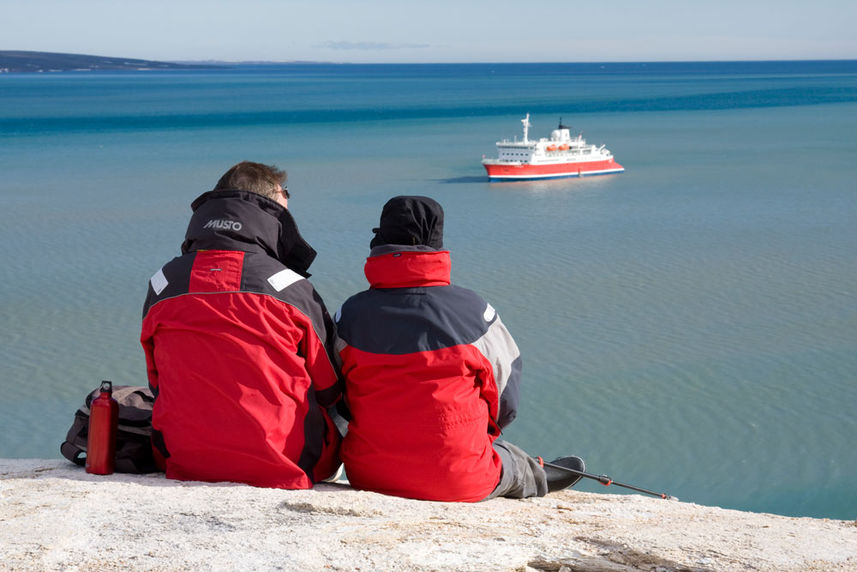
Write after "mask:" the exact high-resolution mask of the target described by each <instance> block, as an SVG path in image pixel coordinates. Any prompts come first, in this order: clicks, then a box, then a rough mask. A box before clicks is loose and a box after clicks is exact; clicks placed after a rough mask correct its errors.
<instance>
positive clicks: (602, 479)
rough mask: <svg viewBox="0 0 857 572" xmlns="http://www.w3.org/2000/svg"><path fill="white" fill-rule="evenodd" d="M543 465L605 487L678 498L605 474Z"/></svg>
mask: <svg viewBox="0 0 857 572" xmlns="http://www.w3.org/2000/svg"><path fill="white" fill-rule="evenodd" d="M545 467H551V468H552V469H560V470H562V471H566V472H568V473H572V474H575V475H579V476H581V477H586V478H587V479H592V480H594V481H598V482H599V483H601V484H602V485H604V486H605V487H609V486H610V485H616V486H617V487H624V488H626V489H631V490H632V491H637V492H638V493H645V494H647V495H652V496H654V497H660V498H662V499H665V500H678V498H677V497H673V496H670V495H668V494H666V493H656V492H655V491H650V490H648V489H641V488H640V487H635V486H633V485H626V484H624V483H619V482H616V481H614V480H613V479H611V478H610V477H608V476H607V475H593V474H591V473H584V472H583V471H578V470H576V469H569V468H568V467H563V466H562V465H554V464H553V463H548V462H547V461H545Z"/></svg>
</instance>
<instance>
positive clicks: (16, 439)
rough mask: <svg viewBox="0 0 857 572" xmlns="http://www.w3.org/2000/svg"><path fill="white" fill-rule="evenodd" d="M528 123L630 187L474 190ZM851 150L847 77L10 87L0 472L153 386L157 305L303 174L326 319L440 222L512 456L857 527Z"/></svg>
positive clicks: (46, 79)
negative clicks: (183, 271) (201, 248)
mask: <svg viewBox="0 0 857 572" xmlns="http://www.w3.org/2000/svg"><path fill="white" fill-rule="evenodd" d="M527 112H529V113H531V120H532V121H533V124H534V126H533V128H532V129H531V134H532V135H537V136H547V135H548V134H549V132H550V130H551V129H553V128H554V126H555V124H556V122H557V121H558V120H559V118H560V117H562V119H563V122H564V123H570V124H571V125H572V126H573V131H577V130H582V131H583V133H584V137H586V138H587V139H588V140H589V141H590V142H591V143H597V144H601V143H606V144H607V145H608V147H609V148H610V149H611V150H612V151H613V152H614V153H615V155H616V157H617V159H618V160H619V162H621V163H622V164H623V165H624V166H625V167H626V172H625V173H624V174H622V175H618V176H607V177H594V178H588V179H587V178H584V179H565V180H552V181H543V182H523V183H489V182H488V181H487V180H486V179H485V177H484V172H483V171H482V168H481V166H480V164H479V161H480V159H481V157H482V155H492V154H493V153H494V149H493V146H494V145H493V144H494V141H496V140H497V139H500V138H503V137H512V136H516V135H519V134H520V123H519V119H520V118H521V117H523V115H524V114H525V113H527ZM854 133H857V63H855V62H832V63H830V62H827V63H825V62H803V63H782V62H771V63H766V64H751V63H744V64H674V65H669V64H648V65H642V64H638V65H631V64H626V65H619V64H607V65H605V66H604V67H601V66H597V65H558V64H552V65H536V64H532V65H493V66H492V65H476V66H323V65H320V66H280V67H260V68H252V69H249V70H242V71H234V70H232V71H229V70H224V71H219V72H181V73H151V74H148V73H147V74H143V73H129V74H56V75H5V76H0V172H2V173H3V178H2V182H0V197H2V204H3V209H2V211H0V217H2V224H0V238H2V241H3V244H4V246H5V249H4V254H3V268H4V271H3V280H2V282H0V294H2V296H0V300H2V302H0V319H2V329H1V330H0V389H2V392H3V399H2V401H0V457H35V458H57V457H59V443H60V442H61V441H62V438H63V436H64V434H65V431H66V430H67V429H68V426H69V425H70V423H71V419H72V415H73V412H74V409H75V408H76V407H77V406H78V404H79V402H80V401H81V400H82V398H83V396H84V394H85V393H86V391H88V390H89V389H92V388H94V387H96V386H97V384H98V382H99V381H100V380H101V379H112V380H113V381H114V382H116V383H127V384H144V383H145V363H144V358H143V353H142V350H141V349H140V347H139V342H138V336H139V326H140V317H141V316H140V312H141V306H142V302H143V297H144V296H145V290H146V282H147V280H148V278H149V277H150V276H151V275H152V274H153V273H154V272H155V271H156V270H157V269H158V268H159V267H160V266H161V264H163V263H164V262H165V261H167V260H168V259H170V258H171V257H172V256H174V255H176V254H177V253H178V250H179V245H180V243H181V240H182V238H183V235H184V230H185V225H186V224H187V219H188V216H189V214H190V209H189V204H190V202H191V201H192V200H193V198H195V197H196V196H197V195H199V194H200V193H202V192H204V191H206V190H208V189H210V188H211V187H212V186H213V184H214V182H215V181H216V180H217V178H218V177H219V176H220V174H222V172H223V171H225V170H226V169H227V168H228V167H229V166H231V165H232V164H234V163H235V162H237V161H240V160H243V159H250V160H257V161H262V162H271V163H276V164H278V165H280V166H282V167H284V168H286V169H287V170H288V171H289V189H290V191H293V193H292V196H293V199H292V200H291V201H290V208H291V210H292V211H293V213H294V214H295V216H296V217H297V219H298V222H299V225H300V227H301V231H302V232H303V234H304V236H305V237H306V238H307V239H308V240H309V241H310V242H311V243H312V244H313V246H314V247H315V248H316V249H317V250H318V251H319V257H318V259H317V261H316V263H315V264H314V266H313V268H312V271H313V272H314V276H313V282H314V283H315V285H316V287H317V288H318V290H319V291H320V292H321V294H322V296H323V297H324V299H325V300H326V302H327V304H328V306H329V307H330V309H331V311H333V310H335V309H336V307H338V305H339V304H340V303H341V302H343V301H344V300H345V298H346V297H348V296H349V295H351V294H352V293H354V292H356V291H358V290H361V289H364V288H365V287H366V283H365V279H364V277H363V275H362V265H363V261H364V259H365V257H366V254H367V252H368V242H369V239H370V237H371V232H370V229H371V227H372V226H373V225H375V224H376V223H377V219H378V215H379V213H380V209H381V206H382V205H383V203H384V202H385V201H386V200H387V199H388V198H389V197H391V196H393V195H396V194H402V193H407V194H425V195H429V196H432V197H434V198H435V199H437V200H439V201H440V202H441V204H443V205H444V207H445V209H446V214H447V223H446V246H447V247H448V248H450V250H451V251H452V255H453V280H454V281H456V282H457V283H459V284H461V285H463V286H468V287H471V288H473V289H475V290H477V291H479V292H480V293H482V294H483V295H484V296H485V297H486V298H487V299H488V300H489V301H491V303H492V304H493V305H494V306H495V307H496V308H497V309H498V311H499V312H500V315H501V316H502V317H503V320H504V321H505V322H506V324H507V325H508V326H509V328H510V330H511V331H512V333H513V335H514V336H515V337H516V340H517V342H518V344H519V346H520V347H521V349H522V352H523V357H524V374H525V383H526V385H525V387H524V389H523V393H524V395H523V403H522V408H521V411H520V414H519V417H518V420H517V421H516V422H515V423H514V424H513V425H512V427H511V428H510V429H509V430H508V432H507V434H506V437H507V438H508V439H509V440H511V441H514V442H517V443H518V444H520V445H522V446H523V447H525V448H526V449H527V450H529V451H531V452H532V453H533V454H540V455H542V456H545V457H552V456H559V455H564V454H569V453H576V454H580V455H582V456H583V457H584V458H585V459H586V461H587V465H588V468H589V469H590V470H591V471H592V472H595V473H607V474H609V475H610V476H612V477H613V478H614V479H616V480H619V481H623V482H628V483H632V484H636V485H640V486H643V487H647V488H652V489H656V490H659V491H660V490H663V491H666V492H668V493H670V494H673V495H676V496H678V497H680V498H682V500H687V501H691V502H697V503H701V504H709V505H717V506H722V507H728V508H739V509H745V510H756V511H766V512H774V513H780V514H788V515H807V516H823V517H833V518H841V519H854V518H855V517H857V488H855V487H854V486H853V475H855V474H857V455H855V453H854V445H853V443H854V442H855V440H857V421H855V417H854V414H853V411H854V403H857V287H855V284H857V256H855V252H857V225H855V224H854V223H855V220H857V186H855V184H854V180H855V175H857V169H855V158H857V139H855V137H854ZM581 488H583V489H584V490H592V491H604V490H605V489H604V488H603V487H602V486H601V485H598V484H597V483H585V484H583V485H582V487H581ZM614 488H615V487H614ZM610 491H613V488H611V489H610ZM615 492H617V493H618V492H620V490H615Z"/></svg>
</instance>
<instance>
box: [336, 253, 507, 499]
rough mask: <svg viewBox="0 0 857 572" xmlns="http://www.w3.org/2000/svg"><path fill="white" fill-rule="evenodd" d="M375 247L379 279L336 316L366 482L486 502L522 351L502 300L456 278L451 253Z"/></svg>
mask: <svg viewBox="0 0 857 572" xmlns="http://www.w3.org/2000/svg"><path fill="white" fill-rule="evenodd" d="M394 248H395V247H390V246H387V247H378V248H375V249H373V256H370V257H369V259H368V260H367V262H366V268H365V271H366V277H367V278H368V279H369V282H370V284H371V286H372V287H371V288H370V289H369V290H367V291H364V292H361V293H359V294H357V295H355V296H352V297H351V298H350V299H349V300H348V301H346V303H345V304H344V305H343V306H342V309H341V310H340V312H339V314H338V316H337V326H338V335H339V336H340V342H339V352H340V357H341V359H342V373H343V375H344V376H345V380H346V397H347V401H348V405H349V407H350V409H351V414H352V419H351V421H350V422H349V425H348V433H347V434H346V436H345V439H344V442H343V447H342V458H343V461H344V463H345V468H346V472H347V474H348V478H349V480H350V482H351V484H352V485H353V486H355V487H356V488H359V489H366V490H372V491H377V492H381V493H385V494H391V495H396V496H403V497H409V498H418V499H427V500H439V501H479V500H482V499H484V498H485V497H486V496H488V495H489V494H490V493H491V492H492V491H493V490H494V487H495V486H496V485H497V483H498V481H499V479H500V471H501V461H500V457H499V456H498V455H497V453H495V452H494V449H493V447H492V444H493V442H494V440H495V439H496V438H497V436H498V435H499V427H503V426H505V425H507V424H508V423H510V422H511V421H512V420H513V419H514V416H515V410H516V406H517V400H518V382H519V379H520V357H519V351H518V348H517V346H516V345H515V342H514V341H513V340H512V338H511V336H510V335H509V332H508V331H507V330H506V328H505V327H504V326H503V323H502V322H501V321H500V318H499V317H498V316H497V314H496V312H494V309H493V308H492V307H491V306H490V305H488V304H487V303H486V302H485V301H484V300H483V299H482V298H481V297H479V296H478V295H477V294H476V293H474V292H472V291H470V290H467V289H464V288H460V287H458V286H454V285H450V278H449V276H450V259H449V252H446V251H434V250H420V249H419V247H417V248H416V249H413V250H394Z"/></svg>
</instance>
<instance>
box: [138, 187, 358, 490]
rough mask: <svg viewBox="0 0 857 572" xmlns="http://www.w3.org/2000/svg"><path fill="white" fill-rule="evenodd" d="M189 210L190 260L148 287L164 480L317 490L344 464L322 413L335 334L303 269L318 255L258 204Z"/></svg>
mask: <svg viewBox="0 0 857 572" xmlns="http://www.w3.org/2000/svg"><path fill="white" fill-rule="evenodd" d="M193 206H194V215H193V217H192V219H191V223H190V226H189V228H188V235H187V240H186V241H185V243H184V245H183V247H182V251H183V255H182V256H180V257H178V258H175V259H173V260H172V261H171V262H169V263H167V264H166V265H165V266H164V267H163V268H162V269H161V270H159V271H158V272H157V273H156V274H155V276H153V277H152V280H151V281H150V285H149V293H148V297H147V299H146V304H145V307H144V310H143V327H142V334H141V338H140V339H141V342H142V344H143V348H144V350H145V352H146V362H147V366H148V375H149V385H150V386H151V388H152V391H153V392H154V393H155V404H154V410H153V419H152V425H153V428H154V430H155V437H154V441H155V444H156V445H157V447H158V449H159V450H160V451H161V452H162V453H163V454H164V455H165V456H166V457H167V458H166V473H167V477H168V478H175V479H184V480H202V481H235V482H243V483H248V484H251V485H256V486H264V487H278V488H288V489H305V488H310V487H312V484H313V482H314V481H318V480H321V479H324V478H326V477H328V476H330V475H331V474H332V473H333V472H334V471H335V469H336V468H337V467H338V465H339V458H338V444H339V434H338V432H337V431H336V429H335V427H334V426H333V424H332V423H331V421H330V418H329V416H328V415H327V412H326V410H325V408H326V407H328V406H330V405H332V404H333V403H334V402H335V401H336V400H337V399H338V398H339V395H340V389H341V383H340V381H339V373H338V367H337V365H336V362H335V360H336V357H335V355H334V354H333V353H332V351H329V350H332V348H333V341H334V339H335V328H334V325H333V323H332V320H331V319H330V317H329V316H328V313H327V311H326V309H325V307H324V304H323V302H322V301H321V298H320V297H319V296H318V294H317V293H316V292H315V290H314V289H313V287H312V285H311V284H310V283H309V281H307V280H306V279H305V278H304V276H303V275H302V274H305V270H306V267H307V266H308V265H309V263H308V262H306V263H305V264H301V263H299V262H298V261H297V259H298V258H300V256H298V254H299V253H300V249H301V248H303V249H304V253H303V254H305V255H308V254H309V253H311V254H312V255H314V252H312V251H311V249H309V245H306V244H305V243H303V241H302V239H300V236H299V234H298V233H297V229H296V227H295V226H294V221H293V220H292V218H291V215H289V213H288V211H287V210H286V209H284V208H282V207H281V206H279V205H278V204H276V203H275V202H274V201H271V200H269V199H266V198H264V197H261V196H259V195H255V194H253V193H245V192H240V191H218V192H212V193H206V194H205V195H203V196H202V197H200V198H199V199H197V201H196V202H194V205H193ZM296 249H297V250H296ZM306 249H309V250H306ZM296 256H297V258H296ZM282 260H286V261H289V262H290V263H291V264H292V266H293V267H295V268H296V269H297V270H298V271H300V272H301V274H299V273H298V272H296V271H295V270H293V269H290V268H288V267H287V266H286V265H285V264H283V262H282ZM309 260H310V261H311V260H312V257H310V258H309Z"/></svg>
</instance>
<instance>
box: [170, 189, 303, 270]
mask: <svg viewBox="0 0 857 572" xmlns="http://www.w3.org/2000/svg"><path fill="white" fill-rule="evenodd" d="M190 206H191V209H193V215H192V216H191V219H190V223H189V224H188V227H187V232H186V233H185V240H184V242H183V243H182V254H186V253H188V252H193V251H196V250H241V251H244V252H265V253H267V254H268V256H271V257H272V258H276V259H277V260H279V261H280V262H282V263H283V264H285V265H286V266H287V267H288V268H290V269H292V270H294V271H295V272H297V273H298V274H300V275H301V276H304V277H307V278H308V277H309V276H310V274H309V273H308V272H307V270H308V269H309V267H310V265H311V264H312V262H313V260H315V257H316V251H315V250H314V249H313V248H312V247H311V246H310V245H309V244H308V243H307V242H306V241H305V240H304V239H303V237H302V236H301V234H300V232H299V231H298V226H297V223H295V219H294V218H293V217H292V215H291V213H290V212H289V211H288V209H286V208H285V207H283V206H282V205H280V204H279V203H277V202H276V201H273V200H271V199H269V198H267V197H263V196H262V195H259V194H256V193H252V192H250V191H238V190H227V191H209V192H207V193H203V194H202V195H200V196H199V197H197V198H196V200H194V201H193V203H191V205H190Z"/></svg>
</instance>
